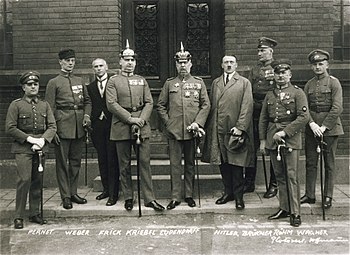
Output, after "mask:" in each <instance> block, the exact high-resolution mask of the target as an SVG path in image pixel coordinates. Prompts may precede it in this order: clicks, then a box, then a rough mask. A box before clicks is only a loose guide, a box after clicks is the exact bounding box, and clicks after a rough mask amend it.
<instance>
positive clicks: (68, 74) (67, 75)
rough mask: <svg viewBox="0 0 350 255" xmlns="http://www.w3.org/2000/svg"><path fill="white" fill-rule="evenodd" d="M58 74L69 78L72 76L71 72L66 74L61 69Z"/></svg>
mask: <svg viewBox="0 0 350 255" xmlns="http://www.w3.org/2000/svg"><path fill="white" fill-rule="evenodd" d="M60 74H61V75H62V76H64V77H69V76H70V75H71V74H72V72H67V71H66V70H63V69H61V72H60Z"/></svg>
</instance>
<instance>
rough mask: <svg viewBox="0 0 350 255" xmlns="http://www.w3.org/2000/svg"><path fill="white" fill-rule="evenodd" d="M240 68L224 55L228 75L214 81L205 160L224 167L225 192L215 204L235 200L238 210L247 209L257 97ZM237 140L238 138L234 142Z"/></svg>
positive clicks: (205, 143) (224, 74) (225, 72)
mask: <svg viewBox="0 0 350 255" xmlns="http://www.w3.org/2000/svg"><path fill="white" fill-rule="evenodd" d="M237 66H238V64H237V59H236V57H235V56H224V57H223V58H222V63H221V67H222V68H223V71H224V73H223V74H222V75H221V76H220V77H218V78H216V79H215V80H214V81H213V82H212V85H211V92H210V102H211V109H210V114H209V117H208V120H207V123H206V126H205V127H206V136H205V141H204V146H203V155H202V161H204V162H207V163H211V164H213V165H219V167H220V172H221V176H222V181H223V184H224V188H225V192H224V194H223V196H221V197H220V198H219V199H218V200H216V202H215V203H216V204H218V205H222V204H226V203H227V202H229V201H233V200H235V203H236V209H237V210H243V209H244V208H245V205H244V200H243V187H244V179H243V168H244V167H248V166H252V156H253V151H254V148H253V124H252V114H253V96H252V86H251V84H250V81H249V80H248V79H246V78H244V77H243V76H241V75H239V73H238V72H237V71H236V69H237ZM234 137H236V138H238V139H235V140H233V143H231V138H234ZM242 139H243V140H242ZM241 140H242V141H243V142H241V146H235V144H237V143H235V142H234V141H241ZM238 144H239V143H238ZM232 145H233V146H232Z"/></svg>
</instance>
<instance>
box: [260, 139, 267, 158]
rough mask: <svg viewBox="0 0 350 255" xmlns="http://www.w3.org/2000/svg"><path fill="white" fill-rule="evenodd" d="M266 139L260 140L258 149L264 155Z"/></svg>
mask: <svg viewBox="0 0 350 255" xmlns="http://www.w3.org/2000/svg"><path fill="white" fill-rule="evenodd" d="M265 147H266V140H260V147H259V151H260V153H261V154H262V155H266V149H265Z"/></svg>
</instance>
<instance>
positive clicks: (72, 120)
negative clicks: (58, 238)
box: [45, 49, 91, 209]
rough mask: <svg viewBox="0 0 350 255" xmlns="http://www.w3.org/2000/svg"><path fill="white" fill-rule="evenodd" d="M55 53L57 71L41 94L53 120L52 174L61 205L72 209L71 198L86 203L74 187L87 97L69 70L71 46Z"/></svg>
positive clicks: (85, 124)
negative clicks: (54, 171) (54, 120)
mask: <svg viewBox="0 0 350 255" xmlns="http://www.w3.org/2000/svg"><path fill="white" fill-rule="evenodd" d="M58 57H59V64H60V66H61V71H60V74H59V75H58V76H56V77H55V78H53V79H51V80H50V81H49V82H48V84H47V88H46V95H45V98H46V100H47V101H48V102H49V104H50V106H51V108H52V111H53V113H54V116H55V119H56V124H57V136H56V139H55V154H56V174H57V182H58V187H59V189H60V194H61V199H62V202H63V208H65V209H72V208H73V205H72V202H74V203H77V204H85V203H87V201H86V199H85V198H82V197H80V196H79V195H78V194H77V188H78V180H79V170H80V166H81V156H82V147H83V145H84V137H85V128H87V127H89V126H90V124H91V123H90V114H91V101H90V97H89V95H88V91H87V89H86V86H85V85H84V84H83V80H82V78H80V77H77V76H75V75H74V74H73V73H72V72H73V69H74V66H75V52H74V50H72V49H63V50H61V51H60V52H59V53H58ZM67 161H68V164H67Z"/></svg>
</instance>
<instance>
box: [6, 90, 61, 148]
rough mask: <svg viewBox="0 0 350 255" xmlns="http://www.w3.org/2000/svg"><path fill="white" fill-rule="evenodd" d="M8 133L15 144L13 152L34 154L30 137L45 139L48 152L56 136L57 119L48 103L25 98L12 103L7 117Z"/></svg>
mask: <svg viewBox="0 0 350 255" xmlns="http://www.w3.org/2000/svg"><path fill="white" fill-rule="evenodd" d="M6 132H7V133H8V134H9V135H11V136H12V138H13V139H14V142H13V144H12V149H11V152H13V153H25V154H34V152H33V151H32V150H31V147H32V144H31V143H28V142H27V141H26V140H27V138H28V136H32V137H35V138H44V139H45V146H44V147H43V151H44V152H47V151H48V143H50V142H51V141H52V139H53V137H54V136H55V134H56V122H55V117H54V116H53V113H52V111H51V107H50V105H49V103H48V102H46V101H43V100H40V99H38V98H37V97H35V98H29V97H26V96H24V97H23V98H20V99H16V100H14V101H12V103H11V104H10V106H9V109H8V111H7V116H6Z"/></svg>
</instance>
